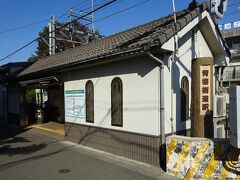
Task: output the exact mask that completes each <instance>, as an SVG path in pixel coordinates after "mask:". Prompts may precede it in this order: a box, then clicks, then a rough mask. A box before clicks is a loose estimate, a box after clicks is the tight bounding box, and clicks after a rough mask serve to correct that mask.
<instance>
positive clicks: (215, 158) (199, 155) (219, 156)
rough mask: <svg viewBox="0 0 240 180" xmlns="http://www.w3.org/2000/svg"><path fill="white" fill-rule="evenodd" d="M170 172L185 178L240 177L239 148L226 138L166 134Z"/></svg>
mask: <svg viewBox="0 0 240 180" xmlns="http://www.w3.org/2000/svg"><path fill="white" fill-rule="evenodd" d="M166 145H167V157H166V159H167V173H168V174H170V175H172V176H175V177H178V178H182V179H215V178H220V179H240V149H236V148H234V147H232V146H230V145H229V142H228V141H227V140H216V141H215V140H214V141H212V140H210V139H206V138H190V137H183V136H169V137H167V144H166Z"/></svg>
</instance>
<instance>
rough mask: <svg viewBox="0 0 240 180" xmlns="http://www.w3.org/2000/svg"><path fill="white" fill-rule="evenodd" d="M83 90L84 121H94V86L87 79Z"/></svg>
mask: <svg viewBox="0 0 240 180" xmlns="http://www.w3.org/2000/svg"><path fill="white" fill-rule="evenodd" d="M85 90H86V93H85V100H86V122H90V123H94V87H93V82H92V81H90V80H89V81H87V83H86V85H85Z"/></svg>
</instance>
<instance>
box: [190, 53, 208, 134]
mask: <svg viewBox="0 0 240 180" xmlns="http://www.w3.org/2000/svg"><path fill="white" fill-rule="evenodd" d="M212 69H213V59H212V58H198V59H194V60H193V62H192V101H191V102H192V105H191V120H192V122H191V136H193V137H212V136H213V115H212V113H213V103H212V102H213V88H212V87H213V70H212Z"/></svg>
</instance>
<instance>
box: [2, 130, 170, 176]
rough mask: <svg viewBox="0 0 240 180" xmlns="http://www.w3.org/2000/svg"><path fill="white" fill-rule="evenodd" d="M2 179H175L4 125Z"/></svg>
mask: <svg viewBox="0 0 240 180" xmlns="http://www.w3.org/2000/svg"><path fill="white" fill-rule="evenodd" d="M0 179H6V180H15V179H17V180H26V179H34V180H38V179H39V180H48V179H49V180H55V179H56V180H62V179H70V180H71V179H74V180H75V179H84V180H85V179H86V180H88V179H91V180H92V179H104V180H107V179H113V180H120V179H124V180H128V179H129V180H130V179H137V180H150V179H172V178H171V177H169V176H167V175H165V174H164V173H163V172H162V171H161V170H160V169H159V170H158V168H154V167H152V166H147V165H145V164H142V163H137V162H134V161H131V160H129V161H128V160H126V159H125V158H119V157H115V156H114V155H111V154H108V153H103V152H98V151H95V150H91V149H88V148H84V147H82V146H79V145H76V144H72V143H68V142H65V141H62V140H56V139H52V138H48V137H47V136H46V135H44V134H39V132H35V131H33V130H28V131H25V132H24V131H15V130H12V129H9V128H0Z"/></svg>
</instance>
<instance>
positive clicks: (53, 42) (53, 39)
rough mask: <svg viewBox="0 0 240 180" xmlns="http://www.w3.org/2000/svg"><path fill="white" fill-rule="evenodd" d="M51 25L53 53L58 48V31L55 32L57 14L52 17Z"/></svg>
mask: <svg viewBox="0 0 240 180" xmlns="http://www.w3.org/2000/svg"><path fill="white" fill-rule="evenodd" d="M51 24H52V25H51V26H52V54H55V49H56V39H55V37H56V33H55V16H52V17H51Z"/></svg>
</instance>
